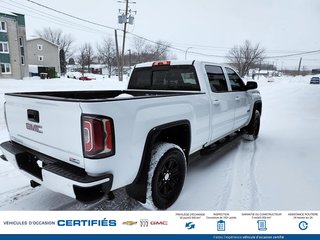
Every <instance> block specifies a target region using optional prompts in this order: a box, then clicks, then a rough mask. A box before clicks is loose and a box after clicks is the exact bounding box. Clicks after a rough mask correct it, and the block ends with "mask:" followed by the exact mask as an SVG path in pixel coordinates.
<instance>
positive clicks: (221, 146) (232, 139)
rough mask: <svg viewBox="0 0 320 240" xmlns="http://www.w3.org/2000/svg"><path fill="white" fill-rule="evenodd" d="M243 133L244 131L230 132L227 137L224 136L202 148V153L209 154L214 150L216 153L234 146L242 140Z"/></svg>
mask: <svg viewBox="0 0 320 240" xmlns="http://www.w3.org/2000/svg"><path fill="white" fill-rule="evenodd" d="M243 134H244V132H242V131H238V132H235V133H233V134H230V135H228V136H226V137H225V138H222V139H221V140H219V141H217V142H215V143H213V144H211V145H209V146H207V147H205V148H204V149H202V150H201V152H200V154H201V155H207V154H211V153H214V152H215V153H216V152H221V151H224V150H225V149H229V148H232V147H234V146H236V145H237V144H238V143H239V140H241V138H242V135H243Z"/></svg>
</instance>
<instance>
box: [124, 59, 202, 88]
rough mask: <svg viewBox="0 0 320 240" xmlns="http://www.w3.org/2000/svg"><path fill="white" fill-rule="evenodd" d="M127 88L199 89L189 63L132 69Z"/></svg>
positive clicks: (192, 68)
mask: <svg viewBox="0 0 320 240" xmlns="http://www.w3.org/2000/svg"><path fill="white" fill-rule="evenodd" d="M128 89H150V90H184V91H200V86H199V82H198V78H197V75H196V73H195V70H194V67H193V66H191V65H179V66H159V67H145V68H136V69H134V70H133V72H132V75H131V78H130V82H129V86H128Z"/></svg>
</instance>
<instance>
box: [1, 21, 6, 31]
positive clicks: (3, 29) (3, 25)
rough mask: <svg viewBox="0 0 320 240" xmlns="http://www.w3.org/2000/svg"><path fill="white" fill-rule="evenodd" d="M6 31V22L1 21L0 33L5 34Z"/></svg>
mask: <svg viewBox="0 0 320 240" xmlns="http://www.w3.org/2000/svg"><path fill="white" fill-rule="evenodd" d="M6 31H7V24H6V22H3V21H1V22H0V32H6Z"/></svg>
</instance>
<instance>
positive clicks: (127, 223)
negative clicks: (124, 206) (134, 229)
mask: <svg viewBox="0 0 320 240" xmlns="http://www.w3.org/2000/svg"><path fill="white" fill-rule="evenodd" d="M137 223H138V222H135V221H125V222H123V223H122V224H123V225H130V226H131V225H135V224H137Z"/></svg>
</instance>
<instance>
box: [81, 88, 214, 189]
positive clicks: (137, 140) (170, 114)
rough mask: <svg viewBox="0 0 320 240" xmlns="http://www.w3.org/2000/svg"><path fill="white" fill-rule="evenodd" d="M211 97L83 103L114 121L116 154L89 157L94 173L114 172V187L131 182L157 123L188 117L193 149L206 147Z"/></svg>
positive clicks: (88, 165) (85, 109) (87, 109)
mask: <svg viewBox="0 0 320 240" xmlns="http://www.w3.org/2000/svg"><path fill="white" fill-rule="evenodd" d="M209 104H210V103H209V100H208V98H207V96H206V95H205V94H201V93H195V94H190V95H187V96H175V97H164V98H152V99H140V100H135V99H132V100H126V101H119V102H117V107H116V108H115V107H113V103H112V102H105V103H96V104H94V108H93V105H92V104H87V103H82V104H81V108H82V110H83V112H84V113H85V114H99V115H104V116H107V117H110V118H112V119H113V122H114V131H115V133H114V134H115V151H116V153H115V155H114V156H111V157H108V158H105V159H95V160H93V159H85V166H86V171H87V172H88V173H89V174H91V175H97V174H99V173H103V172H108V173H111V174H112V173H116V174H114V182H113V189H116V188H119V187H122V186H125V185H128V184H130V183H131V182H132V181H133V180H134V179H135V177H136V175H137V173H138V170H139V167H140V163H141V159H142V154H143V150H144V146H145V141H146V139H147V135H148V133H149V132H150V131H151V130H152V129H153V128H154V127H156V126H160V125H163V124H167V123H171V122H175V121H180V120H187V121H189V122H190V124H191V126H192V127H191V139H192V141H191V148H190V153H192V152H195V151H197V150H199V149H201V148H202V146H203V145H204V144H205V143H206V142H207V140H208V137H209V132H208V128H209V117H208V116H209V110H210V107H209Z"/></svg>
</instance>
